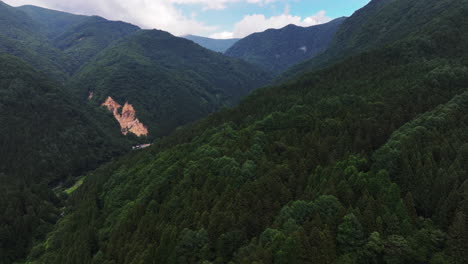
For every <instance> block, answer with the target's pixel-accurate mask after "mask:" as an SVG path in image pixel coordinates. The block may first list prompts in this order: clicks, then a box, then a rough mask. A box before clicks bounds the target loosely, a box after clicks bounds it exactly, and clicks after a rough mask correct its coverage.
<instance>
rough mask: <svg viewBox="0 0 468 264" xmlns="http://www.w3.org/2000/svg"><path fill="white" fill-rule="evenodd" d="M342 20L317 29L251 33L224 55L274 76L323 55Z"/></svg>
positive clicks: (284, 29) (289, 29)
mask: <svg viewBox="0 0 468 264" xmlns="http://www.w3.org/2000/svg"><path fill="white" fill-rule="evenodd" d="M345 20H346V18H345V17H341V18H337V19H334V20H332V21H330V22H328V23H325V24H322V25H317V26H311V27H299V26H296V25H288V26H286V27H284V28H281V29H269V30H266V31H264V32H261V33H254V34H252V35H250V36H247V37H245V38H243V39H241V40H239V41H237V42H236V43H235V44H234V45H233V46H232V47H231V48H229V49H228V50H227V51H226V53H225V54H226V55H228V56H231V57H235V58H241V59H243V60H245V61H248V62H250V63H252V64H254V65H258V66H260V67H262V68H263V69H265V70H267V71H270V72H272V73H274V74H275V75H278V74H280V73H282V72H283V71H285V70H286V69H288V68H289V67H291V66H293V65H295V64H297V63H300V62H303V61H307V60H309V59H311V58H312V57H314V56H315V55H317V54H319V53H321V52H323V51H324V50H325V49H326V48H327V47H328V45H329V44H330V42H331V41H332V39H333V37H334V36H335V33H336V31H337V30H338V29H339V28H340V26H341V23H343V22H344V21H345Z"/></svg>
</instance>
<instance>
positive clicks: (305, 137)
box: [30, 0, 468, 264]
mask: <svg viewBox="0 0 468 264" xmlns="http://www.w3.org/2000/svg"><path fill="white" fill-rule="evenodd" d="M391 2H392V3H393V4H395V5H397V4H398V3H402V4H403V3H407V1H406V0H394V1H391ZM424 2H426V3H427V5H434V6H435V5H437V4H438V3H439V2H440V1H436V0H430V1H427V0H426V1H424ZM451 2H452V3H451V4H450V6H448V7H450V8H448V9H445V10H444V12H443V13H442V14H441V16H435V17H433V21H434V24H433V26H434V27H435V28H439V29H445V30H433V31H426V34H423V35H415V36H412V37H408V38H405V39H400V41H398V42H397V43H395V44H393V45H389V46H385V47H383V48H380V49H375V50H368V51H365V52H363V53H361V54H358V55H355V56H351V57H349V58H347V59H344V60H343V61H342V62H340V63H338V64H335V65H333V66H330V67H327V68H325V69H323V70H320V71H315V72H312V73H309V74H307V75H304V76H303V77H302V78H300V79H297V80H295V81H293V82H291V83H289V84H287V85H279V86H276V87H269V88H263V89H260V90H256V91H255V92H254V93H253V94H252V95H250V96H248V97H247V98H246V99H245V100H243V101H242V103H241V104H240V105H239V106H238V107H235V108H233V109H228V110H223V111H221V112H220V113H216V114H214V115H212V116H210V117H209V118H207V119H205V120H203V121H201V122H198V123H196V124H194V125H191V126H189V127H186V128H183V129H180V130H177V131H176V132H175V133H174V134H173V135H171V136H169V137H167V138H165V139H162V140H160V141H158V142H157V144H155V145H154V146H153V147H152V148H151V149H149V150H148V151H143V152H138V153H133V154H131V155H129V156H127V157H124V158H122V159H121V160H119V161H117V162H114V163H112V164H109V165H108V166H104V167H102V168H100V169H99V170H97V171H95V172H93V173H92V174H90V175H89V176H88V180H87V182H86V183H85V184H84V185H83V187H82V188H80V189H79V190H78V191H77V192H76V193H74V195H73V197H72V199H71V200H70V202H69V204H68V215H67V216H65V218H64V219H63V220H61V221H60V223H59V224H58V225H57V227H56V229H55V230H54V231H53V232H52V233H51V234H50V235H49V236H48V237H47V239H46V240H45V241H44V242H43V243H42V244H39V245H38V246H36V248H35V250H34V251H33V252H32V253H31V255H30V259H31V260H33V263H61V264H62V263H153V262H155V261H156V262H158V263H450V264H454V263H456V264H458V263H460V264H461V263H466V262H467V261H468V254H467V244H468V243H467V241H468V232H467V230H468V228H467V220H466V219H467V218H466V217H467V210H468V197H467V194H468V189H467V188H468V182H467V175H468V171H467V169H468V168H467V167H466V164H467V162H466V160H467V155H468V154H467V146H468V138H467V137H466V135H467V131H468V123H467V122H466V121H467V120H468V119H467V118H468V116H467V112H468V109H467V107H468V91H467V89H468V86H467V83H468V54H467V53H466V49H467V48H468V35H467V34H466V32H467V31H468V20H467V17H468V5H466V4H465V1H458V0H455V1H451ZM397 6H399V5H397ZM402 6H404V5H402ZM404 10H406V9H404ZM404 10H401V11H402V12H403V11H404ZM408 15H409V14H408ZM418 15H419V14H418V13H413V16H415V17H416V16H418Z"/></svg>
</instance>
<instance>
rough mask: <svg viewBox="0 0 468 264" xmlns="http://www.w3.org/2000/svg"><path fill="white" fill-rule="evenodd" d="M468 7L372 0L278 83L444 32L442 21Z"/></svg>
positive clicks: (446, 0)
mask: <svg viewBox="0 0 468 264" xmlns="http://www.w3.org/2000/svg"><path fill="white" fill-rule="evenodd" d="M463 5H468V1H466V0H440V1H426V0H398V1H395V0H372V1H371V2H370V3H369V4H368V5H366V6H365V7H363V8H361V9H360V10H358V11H356V12H355V13H354V14H353V16H351V17H350V18H349V19H347V20H346V21H345V22H344V23H343V24H342V25H341V26H340V29H339V30H338V32H337V33H336V37H335V38H334V39H333V41H332V42H331V43H330V45H329V47H328V48H327V50H326V51H325V52H323V53H322V54H320V55H318V56H316V57H314V58H313V59H311V60H308V61H306V62H304V63H301V64H298V65H296V66H293V67H292V68H291V69H289V70H288V71H286V72H285V73H284V74H283V75H282V76H280V78H279V80H280V81H284V80H288V79H294V78H295V77H298V76H300V75H301V74H304V73H307V72H308V71H311V70H314V69H318V68H323V67H325V66H329V65H332V64H334V63H336V62H338V61H340V60H341V59H343V58H344V57H347V56H350V55H353V54H358V53H360V52H363V51H365V50H368V49H373V48H378V47H382V46H385V45H388V44H391V43H394V42H396V41H399V40H400V39H402V38H405V37H410V36H413V37H415V36H418V35H419V36H425V35H427V34H432V33H437V32H439V31H444V30H449V31H450V30H452V29H451V28H447V27H445V26H440V18H444V17H450V15H451V12H452V10H453V9H455V8H458V7H459V6H463Z"/></svg>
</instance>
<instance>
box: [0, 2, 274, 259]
mask: <svg viewBox="0 0 468 264" xmlns="http://www.w3.org/2000/svg"><path fill="white" fill-rule="evenodd" d="M137 31H139V32H137ZM148 34H151V33H149V32H148ZM161 34H162V33H161ZM166 34H167V35H164V36H165V37H166V38H167V39H168V43H167V44H169V45H166V46H162V47H159V48H164V49H165V50H164V51H158V52H154V53H152V52H151V51H150V49H151V44H152V43H148V44H146V47H145V48H146V52H147V53H148V54H153V56H154V58H155V59H160V58H163V57H164V56H167V57H166V58H167V59H170V60H172V61H174V62H176V63H172V64H171V63H168V67H170V69H169V68H163V67H162V66H158V67H157V66H154V67H152V68H150V69H146V70H145V72H141V74H140V73H138V71H134V72H130V73H122V72H120V73H119V74H121V75H119V77H120V81H125V82H127V81H130V83H131V80H132V78H135V79H139V78H142V79H143V77H145V76H148V79H146V80H143V81H142V82H140V83H139V84H142V85H143V84H146V85H148V83H149V82H161V83H163V84H164V85H160V86H152V87H151V88H152V91H151V92H152V93H153V95H154V94H156V95H160V94H163V95H164V96H166V97H167V98H168V102H165V103H164V104H162V105H161V106H158V107H154V104H155V103H156V102H155V101H153V102H152V103H151V102H148V101H145V97H148V98H153V97H151V96H150V93H148V94H146V95H145V94H144V93H141V90H140V91H138V90H137V89H136V88H138V87H131V89H129V90H128V91H126V90H123V89H122V90H123V91H124V92H125V93H124V92H122V90H118V89H116V91H114V93H113V94H112V95H115V97H116V98H118V99H119V100H122V103H123V102H125V101H126V100H131V99H133V97H130V96H129V97H128V98H127V97H126V96H127V95H131V94H132V92H134V93H138V96H139V97H138V96H135V97H137V98H139V100H142V101H144V102H145V106H147V107H148V108H153V109H155V110H157V111H161V112H163V113H164V112H166V113H169V114H166V115H163V116H162V117H160V118H159V119H158V120H159V121H160V122H161V123H163V124H165V127H163V128H164V129H165V130H164V131H165V133H169V132H170V131H171V130H173V129H175V128H176V127H177V126H180V125H183V124H186V123H187V122H191V121H194V120H196V119H198V118H201V117H204V116H206V115H207V114H208V113H210V112H212V111H214V110H216V109H218V108H219V107H221V106H223V105H224V104H234V103H236V102H237V101H238V100H239V98H240V96H242V95H245V94H246V93H247V92H249V91H250V90H251V89H253V88H256V87H258V86H260V85H261V83H264V82H266V80H267V79H269V74H268V73H264V72H262V71H260V70H257V69H256V68H255V67H253V66H251V65H249V64H247V63H244V62H241V61H237V60H233V59H229V58H225V57H222V55H218V54H216V55H214V54H215V53H213V52H210V51H208V50H205V49H202V48H201V47H199V46H197V45H195V44H193V45H188V44H187V42H189V41H187V40H183V39H180V40H179V39H178V38H175V37H173V36H171V35H169V34H168V33H166ZM130 35H134V37H130ZM144 35H145V32H144V31H140V29H139V28H138V27H136V26H133V25H131V24H127V23H124V22H117V21H108V20H105V19H104V18H101V17H95V16H92V17H89V16H79V15H73V14H68V13H64V12H58V11H54V10H48V9H44V8H39V7H34V6H23V7H18V8H14V7H11V6H8V5H6V4H4V3H3V2H0V113H1V114H0V123H1V125H0V263H2V264H3V263H7V264H9V263H13V262H15V261H19V260H22V259H24V257H25V256H26V255H27V254H28V252H29V251H30V250H31V247H32V246H34V245H36V244H38V243H40V242H41V241H43V240H44V239H45V238H46V234H48V233H49V232H50V231H52V230H53V228H54V225H55V224H56V223H57V221H58V220H59V219H60V218H61V217H62V216H63V215H64V210H65V206H66V200H67V198H68V195H69V194H70V193H72V191H73V190H75V189H76V188H77V187H78V186H79V184H78V185H77V184H76V182H77V183H81V182H82V181H83V180H84V178H83V177H82V176H83V175H84V174H86V173H88V172H89V171H92V170H94V169H96V168H97V167H99V166H100V165H102V164H104V163H106V162H109V161H111V160H112V159H114V158H116V157H118V156H122V155H123V154H125V153H128V152H129V151H130V150H131V146H132V145H136V144H141V143H150V138H146V137H142V138H136V136H134V135H129V136H127V137H124V136H122V135H121V129H120V127H119V125H118V123H117V122H116V121H115V120H114V117H113V116H112V114H111V113H109V112H108V111H107V110H106V109H104V108H102V107H100V104H101V103H102V102H103V101H100V102H99V101H97V100H96V99H97V98H101V99H102V100H104V99H103V96H101V97H97V98H95V99H94V100H93V101H91V102H89V101H88V100H87V98H83V97H80V96H79V94H78V93H79V91H78V90H76V89H75V88H76V87H75V86H73V82H74V80H76V79H78V78H79V77H76V78H75V76H77V75H79V74H80V69H81V67H82V66H83V65H91V66H89V67H93V66H92V65H93V62H95V61H96V60H98V59H96V56H97V55H98V54H100V53H101V52H103V53H105V50H106V49H112V47H113V46H114V45H117V44H118V43H119V41H121V40H122V39H123V38H125V37H127V36H129V38H133V40H132V42H131V45H136V46H139V47H144V45H145V44H144V43H143V44H142V43H139V42H145V41H148V40H151V38H145V37H144ZM174 39H175V40H174ZM178 41H182V49H181V50H180V49H179V50H175V51H177V52H180V53H179V54H176V53H175V52H174V51H172V53H171V48H172V47H171V45H175V46H174V47H175V48H176V47H177V45H179V46H180V45H181V44H177V43H178ZM190 43H191V42H190ZM154 47H155V48H156V46H154ZM191 49H193V50H194V52H193V54H195V55H194V56H192V57H189V58H187V57H184V53H188V54H190V53H191ZM139 51H140V50H139V49H136V50H132V47H128V50H121V52H122V54H123V53H127V54H128V55H130V54H131V53H132V52H133V53H134V54H138V52H139ZM166 54H170V55H166ZM141 56H146V55H141ZM205 57H206V58H205ZM137 59H140V57H137ZM192 59H193V60H195V61H196V60H197V59H198V62H197V63H198V64H196V63H194V62H193V61H192ZM200 60H201V61H200ZM147 61H151V58H150V57H147V58H146V59H145V60H144V63H146V62H147ZM181 61H182V62H184V63H185V64H184V66H183V67H181V66H180V64H181V63H180V62H181ZM168 62H170V61H168ZM121 63H122V64H125V63H129V64H131V66H130V67H131V68H132V67H133V66H135V65H136V64H137V63H138V60H136V61H132V60H130V59H129V60H128V61H127V60H123V59H122V61H121ZM191 63H193V64H192V65H191ZM207 63H211V64H212V65H211V66H210V65H206V64H207ZM145 66H146V64H143V65H140V69H141V67H145ZM166 66H167V65H166ZM197 67H198V68H200V70H199V71H198V72H196V73H195V74H192V79H189V80H187V77H184V76H185V75H187V72H188V71H190V69H191V68H197ZM244 67H245V68H244ZM133 70H135V69H133ZM229 71H232V72H233V73H232V74H222V73H225V72H229ZM85 72H86V70H85ZM214 74H216V76H215V77H210V75H211V76H214ZM138 75H139V76H140V77H138ZM109 76H110V74H109ZM114 77H115V76H114ZM158 77H159V79H158ZM126 78H127V79H126ZM257 78H258V79H257ZM109 79H111V78H109ZM91 81H93V80H88V82H89V83H90V82H91ZM145 82H146V83H145ZM89 83H88V84H89ZM114 83H115V82H114ZM207 83H209V85H207ZM225 83H227V84H225ZM186 87H188V88H186ZM203 87H206V89H207V90H203V92H205V93H202V92H201V91H200V90H201V89H202V88H203ZM80 88H81V87H80ZM106 89H108V88H106ZM181 89H182V90H183V91H184V92H182V93H181V92H178V91H180V90H181ZM197 89H198V90H197ZM106 91H107V90H106ZM118 92H122V93H121V94H119V93H118ZM197 93H198V94H197ZM97 94H99V93H97ZM181 94H182V95H185V98H183V97H182V95H181ZM193 94H196V95H199V96H202V95H203V96H207V97H208V96H210V98H211V99H212V100H211V101H208V100H203V103H202V104H201V105H195V106H191V107H186V108H179V109H177V108H176V105H174V104H180V105H183V104H184V103H185V100H188V101H190V100H191V99H190V97H189V96H190V95H193ZM200 94H201V95H200ZM218 96H219V98H218ZM177 98H180V100H179V99H177ZM187 98H188V99H187ZM139 100H135V101H134V102H132V103H133V104H134V105H135V107H136V108H137V109H138V110H139V109H141V108H143V107H142V105H143V104H142V105H139V102H140V101H139ZM146 100H148V99H146ZM140 107H141V108H140ZM183 111H185V113H187V117H185V118H184V119H182V118H178V119H177V120H176V122H174V123H171V122H173V121H172V118H173V117H174V116H177V115H179V116H180V114H179V112H183ZM190 111H192V112H193V113H192V112H190ZM153 114H155V113H153ZM190 114H192V115H190ZM142 116H143V118H145V114H144V113H142ZM138 117H139V113H138ZM144 121H145V122H146V121H147V120H146V119H145V120H144ZM165 122H167V123H170V124H171V125H167V124H166V123H165ZM161 127H162V126H161ZM157 128H158V132H159V129H160V127H159V126H157ZM162 130H163V129H161V131H162ZM151 136H153V137H156V133H155V135H151Z"/></svg>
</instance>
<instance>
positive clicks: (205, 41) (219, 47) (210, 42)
mask: <svg viewBox="0 0 468 264" xmlns="http://www.w3.org/2000/svg"><path fill="white" fill-rule="evenodd" d="M183 38H186V39H188V40H191V41H193V42H195V43H197V44H198V45H200V46H202V47H205V48H207V49H209V50H212V51H216V52H221V53H224V52H225V51H226V50H228V49H229V48H230V47H232V45H234V44H235V43H236V42H237V41H239V40H240V39H238V38H234V39H213V38H206V37H200V36H194V35H186V36H183Z"/></svg>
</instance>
